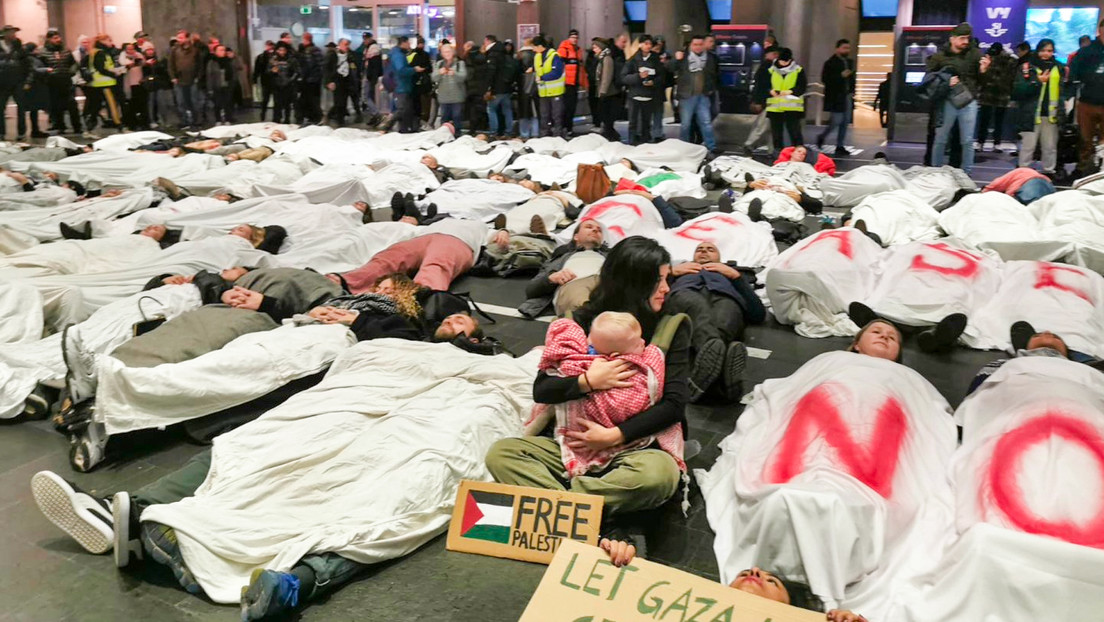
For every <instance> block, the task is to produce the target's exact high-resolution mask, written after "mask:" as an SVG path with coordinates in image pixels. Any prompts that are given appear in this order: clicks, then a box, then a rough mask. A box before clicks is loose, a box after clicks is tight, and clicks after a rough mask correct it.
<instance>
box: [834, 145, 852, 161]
mask: <svg viewBox="0 0 1104 622" xmlns="http://www.w3.org/2000/svg"><path fill="white" fill-rule="evenodd" d="M832 157H833V158H850V157H851V152H850V151H848V150H847V147H839V146H837V147H836V152H835V153H833V154H832Z"/></svg>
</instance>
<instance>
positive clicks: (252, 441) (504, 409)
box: [142, 339, 537, 603]
mask: <svg viewBox="0 0 1104 622" xmlns="http://www.w3.org/2000/svg"><path fill="white" fill-rule="evenodd" d="M536 363H537V358H536V357H535V355H534V354H532V353H531V354H530V355H528V356H526V357H523V358H520V359H513V358H511V357H509V356H505V355H502V356H496V357H483V356H479V355H474V354H469V353H466V352H463V351H461V350H460V349H458V348H455V347H454V346H451V345H446V344H428V343H420V342H410V341H400V340H393V339H382V340H377V341H368V342H362V343H359V344H357V345H356V346H355V347H353V348H351V349H349V350H347V351H346V352H345V353H344V354H342V355H341V356H340V357H339V358H338V360H337V361H335V362H334V365H333V366H332V367H331V369H330V371H329V373H328V374H327V375H326V378H325V379H324V380H323V381H322V382H321V383H320V384H319V385H318V386H316V387H314V388H312V389H310V390H307V391H304V392H303V393H300V394H298V395H296V396H294V397H292V398H291V399H289V400H288V401H287V402H285V403H284V404H282V405H280V406H278V407H277V408H275V409H273V410H271V411H269V412H267V413H265V414H264V415H262V416H261V417H260V418H259V419H257V420H255V421H253V422H251V423H248V424H246V425H244V426H242V427H240V428H238V429H237V430H235V431H233V432H230V433H227V434H223V435H222V436H219V437H218V438H217V439H216V440H215V445H214V454H213V456H212V463H211V471H210V473H209V474H208V476H207V480H206V481H205V482H204V483H203V485H202V486H201V487H200V488H199V490H198V491H197V492H196V495H195V496H194V497H190V498H188V499H184V500H183V501H180V502H178V503H173V504H170V505H154V506H151V507H149V508H148V509H147V510H145V512H144V513H143V514H142V520H148V521H156V522H159V523H163V524H166V525H169V526H172V527H174V528H175V529H176V532H177V536H178V538H179V540H180V548H181V552H182V553H183V555H184V560H185V562H186V563H187V565H188V568H189V569H190V570H191V571H192V572H193V574H195V576H196V579H197V581H198V582H199V584H200V585H201V586H202V587H203V590H204V592H206V594H207V595H208V596H209V597H210V598H211V599H212V600H214V601H215V602H220V603H237V602H238V601H239V598H240V596H241V588H242V586H244V585H246V584H247V583H248V582H249V574H250V572H251V571H252V570H253V569H255V568H271V569H275V570H285V571H286V570H288V569H290V568H291V567H292V566H293V565H294V564H295V563H296V562H297V561H298V560H300V559H301V558H302V557H303V556H305V555H307V554H309V553H321V552H333V553H337V554H339V555H341V556H343V557H347V558H349V559H352V560H355V561H358V562H361V563H365V564H370V563H377V562H381V561H386V560H388V559H394V558H396V557H400V556H402V555H405V554H407V553H409V552H411V551H413V550H414V549H415V548H417V547H418V546H421V545H422V544H424V543H425V542H427V541H428V540H429V539H431V538H433V537H434V536H436V535H437V534H439V533H441V531H442V530H444V529H445V528H446V526H447V525H448V521H449V517H450V514H451V512H452V508H453V503H454V501H455V497H456V487H457V485H458V484H459V482H460V480H461V479H475V480H489V479H490V475H489V473H488V472H487V469H486V466H485V464H484V456H485V455H486V453H487V450H488V449H489V448H490V446H491V444H492V443H494V442H495V441H497V440H499V439H501V438H505V437H508V436H514V435H517V434H520V433H521V421H522V419H523V417H524V416H525V415H526V414H527V413H528V410H529V408H531V407H532V390H533V387H532V383H533V378H534V376H535V373H536Z"/></svg>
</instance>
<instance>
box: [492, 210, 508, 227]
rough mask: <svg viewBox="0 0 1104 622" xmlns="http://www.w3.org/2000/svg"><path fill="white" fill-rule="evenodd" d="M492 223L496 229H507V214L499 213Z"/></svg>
mask: <svg viewBox="0 0 1104 622" xmlns="http://www.w3.org/2000/svg"><path fill="white" fill-rule="evenodd" d="M491 224H493V225H494V228H495V229H505V228H506V214H499V215H498V216H495V218H494V221H492V223H491Z"/></svg>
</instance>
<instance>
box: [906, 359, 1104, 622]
mask: <svg viewBox="0 0 1104 622" xmlns="http://www.w3.org/2000/svg"><path fill="white" fill-rule="evenodd" d="M955 417H956V419H957V420H958V422H959V424H961V425H962V426H963V444H962V447H960V448H959V450H958V452H957V453H956V454H955V458H954V462H953V465H952V470H951V473H952V476H953V478H954V483H955V487H956V489H957V497H958V503H957V510H956V513H957V519H956V526H957V529H958V532H959V533H960V534H961V536H962V537H961V539H960V540H959V541H958V542H956V543H955V545H954V546H953V547H952V548H951V549H950V550H949V551H948V552H947V554H946V556H945V557H944V558H943V561H942V563H941V567H940V569H939V570H938V571H937V572H934V573H932V574H931V575H930V576H926V577H923V578H921V579H920V580H918V581H916V584H917V587H918V590H919V594H918V595H917V597H916V598H914V599H911V604H910V606H909V608H908V612H907V614H908V615H907V617H906V618H905V619H907V620H909V621H910V622H921V621H924V622H928V621H935V622H941V621H944V620H946V621H951V620H1041V619H1054V620H1093V619H1096V618H1098V617H1099V616H1100V612H1101V611H1102V610H1104V574H1101V572H1100V569H1101V568H1104V375H1102V374H1101V373H1100V372H1098V371H1096V370H1093V369H1091V368H1089V367H1088V366H1085V365H1082V364H1080V363H1074V362H1071V361H1068V360H1065V359H1060V358H1050V357H1041V356H1026V357H1017V358H1015V359H1012V360H1010V361H1008V362H1007V363H1005V364H1004V365H1003V366H1002V367H1001V368H1000V369H999V370H997V371H996V373H994V374H993V375H992V376H990V377H989V378H988V379H987V380H986V381H985V382H984V383H982V384H981V386H980V387H979V388H978V389H977V390H976V391H975V392H974V393H972V394H971V395H970V396H968V397H967V398H966V400H965V401H963V402H962V404H961V405H960V406H959V407H958V410H957V411H956V413H955Z"/></svg>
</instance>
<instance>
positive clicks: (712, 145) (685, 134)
mask: <svg viewBox="0 0 1104 622" xmlns="http://www.w3.org/2000/svg"><path fill="white" fill-rule="evenodd" d="M712 104H713V102H712V100H711V99H710V97H709V96H708V95H695V96H693V97H688V98H686V99H683V100H679V111H680V114H681V116H682V130H681V131H680V133H679V138H681V139H682V141H683V142H687V143H688V142H690V130H691V129H692V128H693V127H694V119H697V120H698V128H699V129H701V134H702V139H703V140H704V142H705V147H706V148H707V149H709V150H710V151H715V150H716V149H717V141H716V140H715V139H714V138H713V120H712V119H713V113H712V110H711V107H712Z"/></svg>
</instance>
